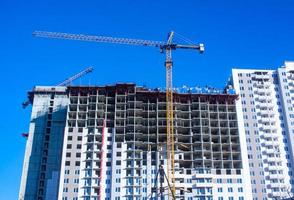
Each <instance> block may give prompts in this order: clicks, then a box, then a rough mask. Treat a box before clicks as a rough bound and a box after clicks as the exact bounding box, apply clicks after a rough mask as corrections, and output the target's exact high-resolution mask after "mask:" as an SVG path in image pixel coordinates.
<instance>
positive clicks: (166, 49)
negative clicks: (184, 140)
mask: <svg viewBox="0 0 294 200" xmlns="http://www.w3.org/2000/svg"><path fill="white" fill-rule="evenodd" d="M33 35H34V36H36V37H44V38H55V39H65V40H79V41H88V42H99V43H115V44H125V45H140V46H151V47H157V48H159V49H160V52H161V53H165V68H166V123H167V130H166V134H167V135H166V137H167V141H166V157H167V177H168V181H169V183H170V185H171V190H170V191H169V196H172V197H174V196H175V191H176V189H175V177H174V174H175V161H174V151H175V149H174V148H175V144H174V139H175V138H174V125H173V124H174V114H173V84H172V67H173V61H172V51H173V50H176V49H191V50H198V51H199V52H200V53H203V52H204V45H203V44H198V45H181V44H175V43H173V37H174V32H173V31H171V32H170V33H169V34H168V39H167V41H166V42H163V41H151V40H142V39H130V38H117V37H106V36H95V35H84V34H70V33H60V32H47V31H35V32H33ZM170 192H171V194H170Z"/></svg>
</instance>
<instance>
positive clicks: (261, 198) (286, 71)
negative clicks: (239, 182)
mask: <svg viewBox="0 0 294 200" xmlns="http://www.w3.org/2000/svg"><path fill="white" fill-rule="evenodd" d="M230 84H231V85H233V87H234V89H235V91H236V93H237V94H239V97H240V98H239V100H238V101H237V107H239V108H240V109H237V112H238V115H239V116H242V117H243V121H244V122H243V123H244V127H245V132H244V133H245V135H246V143H247V151H248V159H249V163H248V164H249V167H250V176H251V185H252V195H253V200H267V199H286V198H290V197H292V196H293V192H294V191H293V189H294V188H293V184H294V182H293V150H294V149H293V147H294V146H293V142H294V138H293V136H294V111H293V107H294V62H285V65H284V66H282V67H280V68H278V69H277V70H259V69H233V70H232V80H231V83H230ZM239 125H242V124H241V123H240V124H239Z"/></svg>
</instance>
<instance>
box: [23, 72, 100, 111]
mask: <svg viewBox="0 0 294 200" xmlns="http://www.w3.org/2000/svg"><path fill="white" fill-rule="evenodd" d="M93 69H94V68H93V67H87V68H86V69H84V70H82V71H81V72H79V73H77V74H75V75H73V76H71V77H70V78H68V79H66V80H64V81H62V82H61V83H59V84H58V85H57V86H68V85H70V84H71V82H72V81H74V80H76V79H78V78H80V77H82V76H84V75H86V74H88V73H91V72H92V71H93ZM30 103H31V102H30V100H29V99H28V100H26V101H24V102H23V103H22V107H23V108H26V107H27V106H28V105H30Z"/></svg>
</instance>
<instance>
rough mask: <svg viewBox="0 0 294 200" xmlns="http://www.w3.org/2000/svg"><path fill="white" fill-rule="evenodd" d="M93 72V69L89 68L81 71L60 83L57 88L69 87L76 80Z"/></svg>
mask: <svg viewBox="0 0 294 200" xmlns="http://www.w3.org/2000/svg"><path fill="white" fill-rule="evenodd" d="M92 71H93V67H88V68H86V69H84V70H83V71H81V72H79V73H77V74H75V75H74V76H72V77H70V78H68V79H66V80H65V81H63V82H61V83H59V84H58V85H57V86H67V85H69V84H70V83H71V82H72V81H74V80H76V79H78V78H80V77H82V76H84V75H86V74H88V73H90V72H92Z"/></svg>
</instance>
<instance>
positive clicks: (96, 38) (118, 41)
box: [33, 31, 165, 47]
mask: <svg viewBox="0 0 294 200" xmlns="http://www.w3.org/2000/svg"><path fill="white" fill-rule="evenodd" d="M33 35H34V36H36V37H45V38H55V39H68V40H80V41H88V42H101V43H115V44H126V45H141V46H153V47H160V46H163V45H164V44H165V43H164V42H160V41H151V40H141V39H129V38H118V37H107V36H95V35H84V34H72V33H59V32H47V31H35V32H33Z"/></svg>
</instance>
